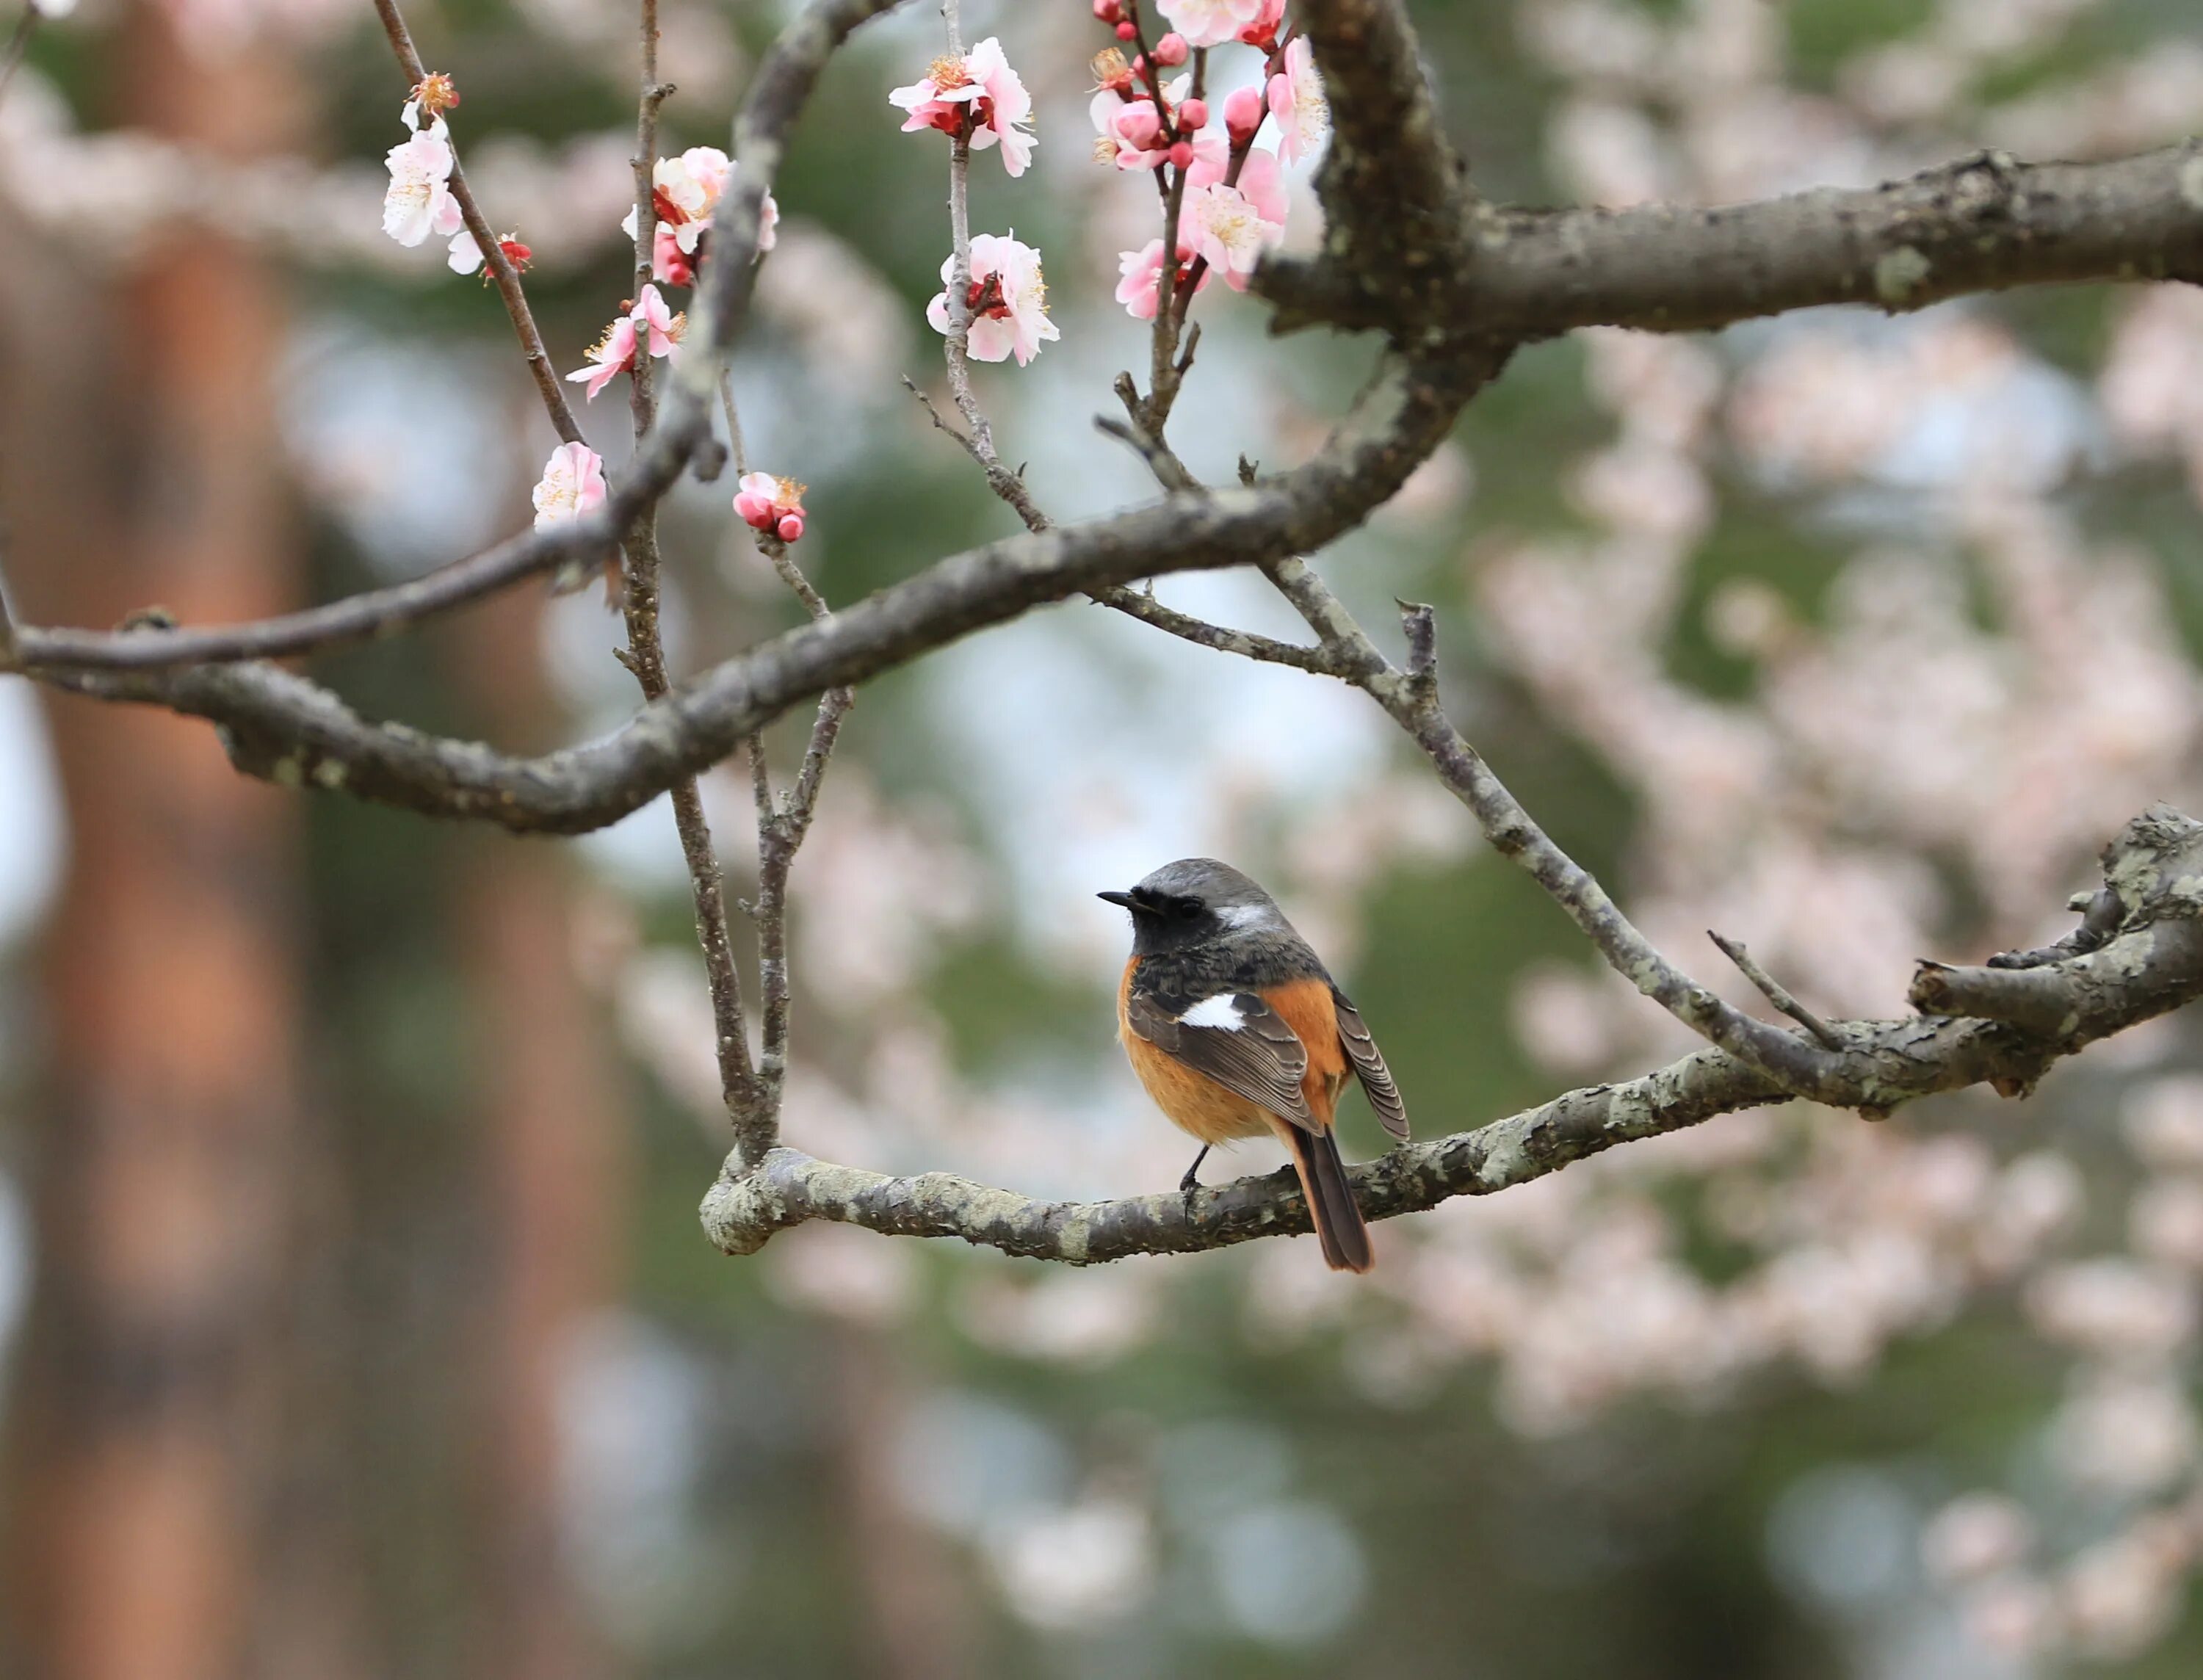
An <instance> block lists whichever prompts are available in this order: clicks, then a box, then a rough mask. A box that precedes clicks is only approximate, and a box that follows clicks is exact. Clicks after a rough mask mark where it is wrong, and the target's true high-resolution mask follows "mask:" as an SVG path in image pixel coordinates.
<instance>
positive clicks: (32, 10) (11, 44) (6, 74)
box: [0, 4, 38, 94]
mask: <svg viewBox="0 0 2203 1680" xmlns="http://www.w3.org/2000/svg"><path fill="white" fill-rule="evenodd" d="M37 28H38V8H37V7H36V6H34V5H28V4H27V5H25V7H24V8H23V15H22V16H21V17H19V18H17V19H16V20H15V27H14V28H13V29H11V30H10V31H9V32H8V44H7V45H6V46H4V47H0V94H5V93H6V92H7V91H8V84H9V82H11V81H13V80H15V69H16V67H17V66H18V65H20V64H21V63H22V62H23V55H24V54H25V53H27V52H28V51H30V50H31V34H32V31H34V30H35V29H37Z"/></svg>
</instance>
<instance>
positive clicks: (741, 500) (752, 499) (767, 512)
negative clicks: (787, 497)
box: [735, 490, 772, 531]
mask: <svg viewBox="0 0 2203 1680" xmlns="http://www.w3.org/2000/svg"><path fill="white" fill-rule="evenodd" d="M735 517H737V518H738V519H740V520H741V522H742V523H743V524H745V525H754V526H756V527H757V528H758V529H759V530H760V531H762V530H764V529H765V528H767V527H768V526H770V525H771V523H772V504H771V503H770V502H768V501H766V500H765V498H764V497H762V496H753V495H752V494H750V492H748V491H747V490H745V491H744V492H742V493H741V495H739V496H737V497H735Z"/></svg>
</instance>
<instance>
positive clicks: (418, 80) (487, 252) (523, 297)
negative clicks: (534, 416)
mask: <svg viewBox="0 0 2203 1680" xmlns="http://www.w3.org/2000/svg"><path fill="white" fill-rule="evenodd" d="M375 15H377V16H378V17H380V18H381V20H382V30H383V33H385V34H386V35H387V36H388V37H389V38H390V50H391V51H392V52H393V53H394V54H395V55H396V56H397V58H398V68H399V69H401V70H403V71H404V72H405V76H406V84H405V85H407V86H408V87H409V88H411V87H418V86H420V85H421V84H422V81H423V80H425V79H426V78H427V76H428V67H427V66H426V65H424V64H423V63H422V62H421V55H420V53H419V52H418V51H416V50H415V48H414V45H413V36H412V32H410V30H408V29H407V28H406V27H405V17H404V15H402V14H400V13H399V9H398V3H397V0H375ZM449 185H450V186H451V189H452V197H454V198H456V199H457V200H458V205H459V214H460V215H461V216H462V217H463V218H464V220H465V222H466V225H467V232H468V233H471V234H472V235H473V236H474V241H475V245H476V246H478V247H479V248H480V250H481V257H482V262H483V264H484V266H485V267H487V268H488V270H489V276H490V279H491V280H492V282H493V283H494V284H495V286H496V287H497V295H498V296H499V298H503V299H504V300H505V313H506V314H507V315H510V316H511V318H512V331H513V333H514V336H516V337H517V338H518V339H519V340H520V352H521V355H522V356H523V357H525V358H526V360H527V363H528V371H529V373H530V374H533V375H535V390H536V394H537V395H538V396H540V397H541V398H542V399H543V408H544V411H545V412H546V414H548V415H549V416H551V425H552V428H553V429H554V430H555V431H557V433H558V439H559V441H560V442H561V443H570V444H577V443H581V442H582V441H583V439H582V428H581V427H580V426H579V425H578V424H577V423H576V421H575V419H574V410H573V409H572V408H571V406H570V405H569V404H568V403H567V401H566V387H565V386H564V385H562V384H560V383H559V380H558V369H557V368H553V367H552V365H551V357H550V355H549V353H548V352H546V351H545V350H544V348H543V334H542V333H540V332H539V331H538V330H537V328H536V326H535V311H533V310H532V309H529V307H528V294H527V292H525V291H524V290H523V288H522V286H521V284H520V271H519V270H518V269H517V268H514V267H513V266H512V262H511V258H509V257H508V256H505V248H504V246H502V245H499V243H498V239H497V233H496V232H495V230H493V228H492V227H490V225H489V221H488V218H487V217H486V216H484V215H482V213H481V205H479V204H477V203H475V194H474V189H473V188H472V187H470V186H468V185H467V176H466V171H465V170H464V168H461V167H460V165H459V150H458V147H457V146H456V145H454V146H453V147H452V173H451V175H450V177H449Z"/></svg>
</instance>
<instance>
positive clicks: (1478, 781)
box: [1264, 558, 1881, 1107]
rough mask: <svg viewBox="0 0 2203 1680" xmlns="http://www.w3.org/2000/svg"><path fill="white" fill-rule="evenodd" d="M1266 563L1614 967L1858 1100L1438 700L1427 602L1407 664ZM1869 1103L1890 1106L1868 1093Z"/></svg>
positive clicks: (1486, 825)
mask: <svg viewBox="0 0 2203 1680" xmlns="http://www.w3.org/2000/svg"><path fill="white" fill-rule="evenodd" d="M1264 571H1265V572H1266V573H1267V575H1268V576H1269V577H1270V579H1271V581H1272V582H1273V583H1274V584H1275V585H1276V586H1277V587H1278V589H1279V592H1281V593H1283V594H1284V595H1285V598H1286V599H1287V600H1289V601H1290V602H1291V603H1292V604H1293V606H1294V609H1295V610H1296V611H1298V612H1299V613H1300V615H1301V616H1302V618H1303V619H1304V620H1306V621H1307V622H1308V628H1311V629H1313V630H1314V632H1315V633H1316V634H1317V636H1318V637H1319V639H1320V640H1321V642H1322V644H1323V645H1324V647H1325V648H1326V651H1329V652H1330V653H1331V654H1332V657H1334V658H1336V659H1337V660H1338V662H1339V663H1340V665H1341V667H1342V669H1343V671H1344V673H1345V674H1346V675H1347V680H1348V681H1351V682H1353V683H1354V684H1355V686H1356V687H1360V688H1361V689H1362V690H1363V691H1364V692H1366V693H1367V694H1368V695H1369V697H1370V698H1371V699H1373V700H1375V701H1376V702H1377V703H1378V704H1379V705H1381V706H1383V707H1384V708H1385V712H1386V713H1387V714H1388V715H1389V716H1391V718H1392V720H1393V721H1394V722H1397V724H1399V726H1400V727H1401V728H1403V729H1404V730H1405V731H1406V732H1407V733H1408V734H1409V737H1410V738H1411V739H1412V740H1414V741H1415V744H1416V745H1417V746H1420V747H1421V748H1422V749H1423V752H1424V753H1425V754H1426V756H1427V757H1429V758H1430V760H1431V763H1432V767H1433V768H1434V769H1436V770H1437V771H1438V777H1439V780H1441V781H1444V783H1445V785H1446V787H1447V788H1448V789H1449V790H1450V792H1451V793H1453V795H1454V796H1455V797H1456V799H1459V800H1460V801H1461V802H1462V804H1463V805H1466V806H1467V807H1468V811H1469V813H1470V814H1471V815H1472V816H1474V817H1475V818H1476V821H1477V826H1478V827H1479V828H1481V829H1482V830H1483V831H1484V835H1485V839H1486V840H1489V841H1490V842H1491V845H1492V846H1493V847H1494V848H1495V849H1496V850H1497V851H1498V852H1499V853H1500V854H1501V855H1502V856H1503V857H1505V858H1509V859H1510V860H1511V861H1513V862H1514V863H1515V864H1517V865H1519V866H1520V867H1521V869H1523V870H1524V871H1525V872H1527V874H1528V875H1529V876H1530V877H1531V879H1532V880H1533V881H1536V882H1537V883H1538V884H1539V886H1540V887H1544V889H1545V892H1546V893H1547V894H1548V895H1549V896H1550V897H1551V899H1553V901H1554V902H1555V903H1556V904H1557V905H1559V906H1560V907H1561V909H1562V911H1566V912H1567V914H1568V918H1569V919H1570V920H1571V921H1573V922H1574V923H1575V924H1576V926H1577V927H1578V928H1580V930H1581V931H1582V932H1583V934H1585V935H1586V937H1587V938H1588V939H1590V940H1591V942H1592V945H1594V946H1597V947H1598V952H1599V954H1600V955H1601V956H1603V957H1604V958H1606V960H1607V962H1608V963H1609V964H1610V965H1611V966H1612V967H1613V968H1614V969H1615V971H1616V972H1617V973H1619V974H1620V975H1621V976H1622V977H1623V978H1625V979H1626V980H1627V981H1629V982H1630V983H1631V984H1632V985H1633V986H1635V987H1637V989H1638V990H1639V991H1640V992H1642V993H1645V996H1647V997H1649V998H1651V999H1652V1000H1653V1001H1654V1002H1655V1003H1657V1004H1658V1005H1660V1006H1661V1007H1662V1008H1663V1009H1665V1010H1666V1011H1668V1013H1669V1014H1671V1015H1673V1016H1674V1017H1675V1018H1676V1019H1677V1020H1678V1021H1680V1022H1681V1023H1683V1024H1684V1025H1685V1026H1686V1027H1688V1028H1690V1029H1692V1031H1693V1032H1696V1033H1698V1034H1699V1035H1702V1036H1704V1038H1706V1039H1708V1040H1710V1041H1711V1042H1712V1043H1714V1044H1716V1045H1718V1046H1721V1047H1722V1049H1723V1050H1726V1051H1728V1052H1729V1053H1730V1054H1731V1055H1733V1056H1734V1057H1736V1058H1738V1059H1739V1061H1742V1062H1744V1063H1745V1064H1746V1065H1748V1066H1750V1067H1751V1068H1753V1069H1755V1070H1757V1071H1758V1072H1760V1073H1761V1074H1763V1076H1766V1077H1767V1078H1769V1079H1771V1080H1773V1081H1774V1082H1775V1083H1776V1084H1777V1085H1779V1086H1781V1088H1783V1089H1784V1090H1786V1091H1787V1092H1789V1093H1791V1094H1792V1095H1793V1096H1801V1097H1810V1098H1812V1099H1816V1100H1821V1101H1834V1102H1838V1103H1845V1104H1850V1103H1852V1102H1854V1101H1855V1099H1852V1098H1851V1097H1849V1095H1848V1093H1850V1092H1852V1089H1853V1088H1854V1087H1855V1086H1856V1084H1857V1081H1856V1080H1854V1079H1850V1078H1847V1077H1846V1076H1845V1074H1844V1071H1843V1069H1842V1067H1841V1065H1840V1060H1839V1058H1836V1057H1834V1056H1833V1055H1831V1054H1830V1052H1828V1050H1827V1049H1826V1048H1825V1047H1824V1046H1819V1045H1816V1044H1808V1043H1806V1042H1805V1041H1804V1040H1802V1039H1799V1038H1797V1037H1795V1036H1793V1035H1791V1034H1789V1033H1786V1032H1782V1031H1781V1030H1779V1029H1776V1028H1774V1027H1771V1026H1769V1024H1768V1023H1765V1022H1763V1021H1759V1020H1756V1019H1754V1018H1753V1017H1751V1016H1749V1015H1746V1014H1745V1013H1744V1012H1743V1011H1741V1010H1738V1009H1734V1008H1732V1007H1731V1006H1730V1005H1728V1004H1726V1003H1724V1002H1723V1001H1722V999H1720V998H1719V997H1718V996H1717V995H1716V994H1715V993H1714V992H1713V991H1712V990H1711V989H1710V988H1709V987H1705V986H1703V985H1701V984H1699V983H1698V981H1695V980H1692V978H1691V977H1690V976H1688V975H1687V974H1685V973H1684V972H1683V971H1682V970H1680V969H1678V968H1677V967H1676V966H1675V965H1674V964H1673V963H1672V962H1670V961H1669V960H1668V958H1666V957H1665V956H1663V955H1662V954H1661V952H1659V950H1658V949H1657V947H1656V946H1653V944H1652V943H1651V940H1647V939H1646V938H1645V935H1644V934H1643V933H1642V932H1640V931H1639V929H1638V928H1637V927H1636V926H1635V925H1634V924H1633V923H1631V922H1630V920H1629V918H1628V917H1626V916H1624V915H1623V914H1622V913H1621V909H1620V907H1619V906H1617V905H1615V902H1614V900H1613V899H1610V898H1609V897H1608V896H1607V893H1606V889H1605V888H1604V887H1601V886H1600V885H1599V883H1598V881H1597V880H1596V879H1595V878H1594V877H1593V876H1592V874H1591V873H1590V871H1589V870H1587V869H1585V868H1584V867H1583V866H1582V865H1581V864H1578V863H1577V862H1576V861H1575V860H1574V858H1570V857H1569V856H1568V853H1566V852H1563V851H1562V850H1561V848H1560V847H1559V846H1556V844H1554V842H1553V840H1552V839H1551V837H1550V836H1549V835H1548V834H1546V833H1545V832H1544V829H1543V828H1539V826H1538V824H1537V822H1535V820H1533V818H1532V816H1530V814H1529V812H1528V811H1525V810H1524V809H1523V808H1522V805H1521V801H1520V800H1518V799H1515V796H1514V795H1513V794H1512V793H1509V791H1508V790H1507V787H1506V785H1505V784H1504V783H1503V782H1502V781H1500V780H1499V778H1498V777H1497V775H1494V774H1493V773H1492V769H1491V766H1490V765H1489V764H1488V763H1485V760H1484V757H1483V756H1482V755H1481V754H1480V753H1479V752H1477V751H1476V749H1475V748H1474V747H1473V746H1470V745H1469V744H1468V741H1466V740H1463V739H1462V736H1461V734H1460V732H1459V731H1458V730H1456V728H1454V727H1453V724H1452V722H1450V720H1449V719H1448V718H1447V716H1446V715H1445V712H1444V708H1443V707H1442V706H1441V705H1440V704H1439V701H1438V684H1437V681H1436V652H1435V649H1434V647H1432V646H1431V645H1426V644H1425V643H1424V638H1425V637H1426V635H1428V634H1429V632H1428V631H1427V630H1426V628H1422V627H1420V626H1419V625H1418V624H1416V623H1415V622H1414V621H1415V620H1417V619H1418V618H1420V616H1422V611H1423V610H1420V609H1415V608H1410V609H1409V611H1408V615H1407V616H1408V617H1409V620H1410V623H1409V642H1410V645H1411V646H1414V647H1415V648H1416V654H1415V657H1416V659H1417V662H1418V663H1419V664H1420V666H1421V667H1422V668H1421V669H1420V670H1418V671H1417V672H1416V673H1415V675H1409V673H1406V672H1403V671H1400V670H1398V669H1395V668H1394V667H1393V665H1392V663H1391V661H1390V660H1388V659H1386V658H1385V657H1384V655H1383V654H1381V653H1380V652H1379V651H1378V650H1377V647H1376V645H1375V643H1374V642H1373V641H1372V640H1370V638H1369V635H1368V634H1367V632H1366V631H1365V630H1363V629H1362V628H1361V625H1360V624H1358V623H1357V622H1355V619H1354V617H1353V615H1352V614H1350V612H1348V611H1347V610H1346V608H1345V606H1344V604H1342V603H1341V602H1340V601H1339V599H1338V597H1337V596H1336V595H1335V594H1333V593H1332V591H1331V589H1330V587H1329V586H1327V585H1326V584H1325V582H1324V581H1323V580H1322V579H1321V578H1320V577H1319V576H1317V575H1316V574H1315V572H1314V569H1312V568H1311V567H1309V566H1308V564H1307V563H1305V562H1303V561H1301V560H1298V559H1290V558H1289V559H1285V560H1282V561H1278V562H1275V563H1272V564H1271V565H1268V566H1266V567H1265V568H1264ZM1868 1106H1872V1107H1880V1106H1881V1105H1880V1104H1879V1103H1875V1102H1874V1101H1872V1100H1871V1099H1869V1103H1868Z"/></svg>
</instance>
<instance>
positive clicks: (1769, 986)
mask: <svg viewBox="0 0 2203 1680" xmlns="http://www.w3.org/2000/svg"><path fill="white" fill-rule="evenodd" d="M1706 937H1707V938H1708V939H1710V940H1712V941H1713V942H1714V943H1715V944H1716V945H1717V946H1720V947H1721V953H1722V956H1724V957H1726V958H1728V959H1729V961H1730V962H1732V963H1733V964H1736V966H1737V971H1738V972H1739V974H1741V975H1742V976H1744V977H1745V979H1746V980H1748V981H1751V983H1752V984H1753V985H1754V986H1757V987H1758V988H1759V990H1760V994H1761V995H1762V996H1763V997H1764V998H1765V999H1767V1001H1768V1002H1769V1003H1771V1004H1773V1005H1775V1008H1777V1009H1779V1010H1781V1011H1782V1013H1783V1014H1785V1015H1787V1016H1788V1017H1790V1018H1791V1019H1792V1020H1793V1021H1795V1022H1796V1023H1798V1025H1799V1026H1801V1027H1803V1028H1804V1029H1805V1030H1806V1031H1807V1032H1809V1033H1810V1034H1811V1035H1813V1036H1814V1037H1815V1038H1816V1039H1818V1040H1820V1041H1821V1042H1822V1044H1825V1045H1827V1046H1828V1048H1829V1049H1831V1050H1841V1049H1842V1048H1844V1035H1842V1034H1841V1033H1840V1032H1838V1031H1837V1030H1836V1029H1834V1027H1831V1026H1830V1025H1829V1024H1828V1023H1827V1022H1825V1021H1823V1020H1822V1019H1821V1017H1819V1016H1817V1015H1816V1014H1814V1013H1813V1011H1811V1010H1810V1009H1808V1008H1806V1007H1805V1005H1803V1004H1801V1003H1799V1002H1798V999H1795V998H1793V997H1792V996H1791V995H1790V993H1788V992H1787V991H1786V990H1785V989H1784V988H1783V986H1782V982H1781V981H1779V980H1777V979H1775V976H1773V975H1771V974H1769V973H1768V971H1767V970H1765V969H1763V968H1762V967H1761V966H1760V965H1759V959H1758V958H1756V957H1754V956H1753V955H1752V954H1751V952H1749V951H1747V950H1745V948H1744V946H1743V945H1742V944H1741V943H1740V942H1739V941H1738V940H1733V939H1724V938H1723V937H1722V935H1721V934H1717V933H1716V932H1715V931H1714V930H1713V929H1712V928H1707V929H1706Z"/></svg>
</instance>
